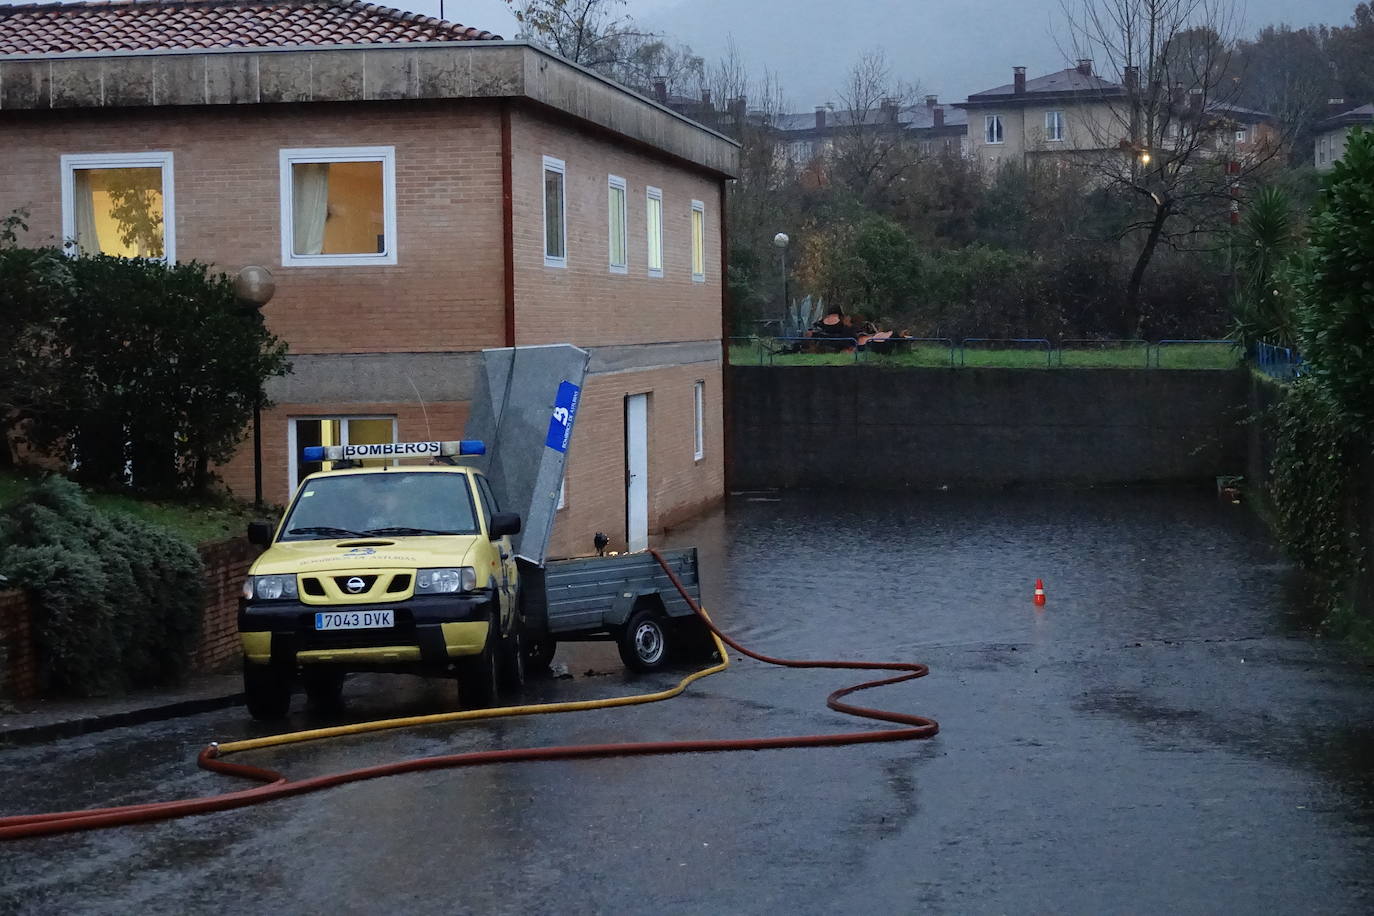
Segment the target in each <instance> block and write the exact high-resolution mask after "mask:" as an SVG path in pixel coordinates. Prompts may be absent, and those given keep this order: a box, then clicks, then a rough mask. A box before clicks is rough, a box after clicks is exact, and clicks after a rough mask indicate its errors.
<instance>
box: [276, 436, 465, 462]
mask: <svg viewBox="0 0 1374 916" xmlns="http://www.w3.org/2000/svg"><path fill="white" fill-rule="evenodd" d="M486 453H487V445H486V443H485V442H483V441H482V440H480V439H454V440H450V441H448V442H377V443H373V444H371V445H311V446H307V447H306V448H305V449H303V450H302V452H301V454H302V457H303V458H304V460H306V461H362V460H366V459H377V458H451V457H454V456H457V455H485V454H486Z"/></svg>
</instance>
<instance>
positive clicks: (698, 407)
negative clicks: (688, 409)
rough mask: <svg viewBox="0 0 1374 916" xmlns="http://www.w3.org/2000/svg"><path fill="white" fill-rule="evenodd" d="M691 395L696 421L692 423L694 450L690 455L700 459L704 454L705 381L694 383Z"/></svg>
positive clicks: (694, 458) (697, 459)
mask: <svg viewBox="0 0 1374 916" xmlns="http://www.w3.org/2000/svg"><path fill="white" fill-rule="evenodd" d="M692 397H693V400H694V405H693V406H694V416H695V417H696V422H695V424H694V425H693V429H694V430H695V438H694V440H693V446H694V450H693V455H692V457H693V460H696V461H700V460H701V459H702V458H703V457H704V456H705V455H706V429H705V417H706V413H705V404H704V401H705V400H706V383H705V382H700V381H699V382H697V383H696V385H694V386H693V387H692Z"/></svg>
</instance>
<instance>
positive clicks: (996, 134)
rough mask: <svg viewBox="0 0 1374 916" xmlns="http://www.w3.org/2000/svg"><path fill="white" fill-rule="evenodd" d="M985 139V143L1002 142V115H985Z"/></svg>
mask: <svg viewBox="0 0 1374 916" xmlns="http://www.w3.org/2000/svg"><path fill="white" fill-rule="evenodd" d="M983 141H984V142H985V143H1001V142H1002V116H1001V115H985V116H984V117H983Z"/></svg>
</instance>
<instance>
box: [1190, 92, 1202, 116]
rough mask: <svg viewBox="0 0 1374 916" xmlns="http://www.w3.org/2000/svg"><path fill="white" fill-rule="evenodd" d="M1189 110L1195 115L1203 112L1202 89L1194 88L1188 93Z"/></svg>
mask: <svg viewBox="0 0 1374 916" xmlns="http://www.w3.org/2000/svg"><path fill="white" fill-rule="evenodd" d="M1188 110H1189V111H1191V112H1192V113H1193V114H1195V115H1200V114H1202V90H1201V89H1194V90H1193V91H1192V92H1190V93H1189V94H1188Z"/></svg>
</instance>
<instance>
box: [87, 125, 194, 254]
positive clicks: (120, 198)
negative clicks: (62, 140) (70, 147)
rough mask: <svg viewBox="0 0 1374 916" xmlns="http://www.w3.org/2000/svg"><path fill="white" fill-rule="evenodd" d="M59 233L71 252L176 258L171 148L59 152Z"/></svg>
mask: <svg viewBox="0 0 1374 916" xmlns="http://www.w3.org/2000/svg"><path fill="white" fill-rule="evenodd" d="M61 162H62V238H63V240H64V241H67V240H70V241H72V242H75V249H74V250H73V251H72V253H73V254H78V253H79V254H110V255H117V256H120V257H126V258H156V259H158V260H162V261H166V262H167V263H168V264H172V263H175V261H176V219H175V212H176V207H175V201H174V196H175V195H174V193H173V185H174V182H173V177H172V154H171V153H169V152H157V153H95V154H81V155H68V156H63V157H62V160H61Z"/></svg>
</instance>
